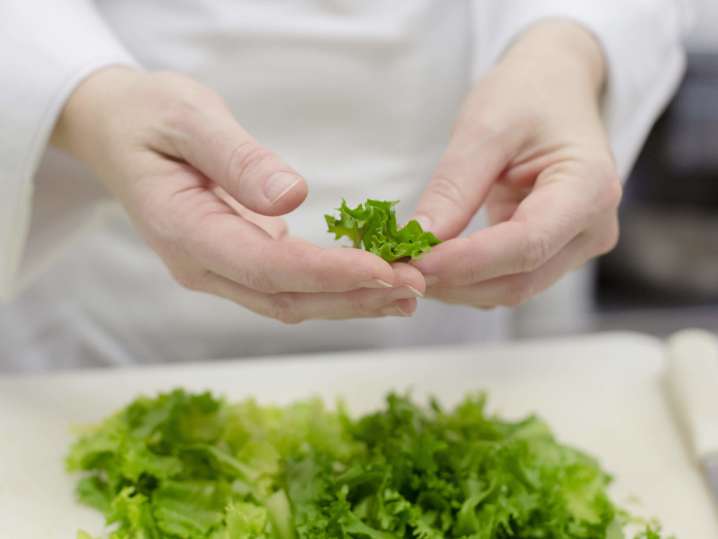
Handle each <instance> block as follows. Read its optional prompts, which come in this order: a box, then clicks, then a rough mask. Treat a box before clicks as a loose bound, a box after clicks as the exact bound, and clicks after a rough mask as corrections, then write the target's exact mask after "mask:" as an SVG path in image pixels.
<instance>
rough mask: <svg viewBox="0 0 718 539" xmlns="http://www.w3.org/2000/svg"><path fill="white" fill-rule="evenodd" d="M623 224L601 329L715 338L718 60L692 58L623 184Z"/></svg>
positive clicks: (601, 294) (606, 268)
mask: <svg viewBox="0 0 718 539" xmlns="http://www.w3.org/2000/svg"><path fill="white" fill-rule="evenodd" d="M715 31H716V32H717V33H718V27H716V29H715ZM621 223H622V225H621V239H620V241H619V244H618V246H617V248H616V249H615V251H613V252H612V253H610V254H609V255H607V256H605V257H603V258H602V259H601V260H600V261H599V263H598V271H597V273H596V283H595V290H594V294H595V296H594V299H595V305H596V313H595V314H596V324H597V326H598V329H631V330H638V331H646V332H649V333H654V334H659V335H662V334H666V333H669V332H671V331H673V330H675V329H679V328H682V327H686V326H702V327H709V328H711V329H715V330H718V52H693V53H691V54H689V56H688V68H687V71H686V76H685V79H684V81H683V83H682V84H681V87H680V90H679V91H678V93H677V94H676V96H675V98H674V99H673V101H672V103H671V104H670V105H669V107H668V108H667V109H666V111H665V112H664V114H663V115H662V116H661V118H660V119H659V121H658V122H657V123H656V125H655V127H654V129H653V130H652V132H651V135H650V137H649V138H648V140H647V142H646V145H645V147H644V148H643V151H642V153H641V155H640V157H639V159H638V161H637V163H636V165H635V167H634V169H633V172H632V173H631V176H630V177H629V179H628V181H627V183H626V190H625V195H624V200H623V203H622V206H621Z"/></svg>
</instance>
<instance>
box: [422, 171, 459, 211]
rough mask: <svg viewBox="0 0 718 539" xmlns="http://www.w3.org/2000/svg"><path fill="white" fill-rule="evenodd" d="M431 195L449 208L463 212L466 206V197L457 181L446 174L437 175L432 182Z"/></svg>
mask: <svg viewBox="0 0 718 539" xmlns="http://www.w3.org/2000/svg"><path fill="white" fill-rule="evenodd" d="M428 192H429V194H430V195H431V196H432V197H434V198H437V199H439V200H441V201H443V202H445V203H446V204H448V205H449V206H451V207H453V208H456V209H458V210H462V209H463V208H464V206H465V200H466V197H465V195H464V193H463V192H462V190H461V188H460V187H459V185H458V183H457V182H456V180H454V179H452V178H451V177H449V176H447V175H444V174H441V173H439V174H437V175H435V176H434V178H433V179H432V180H431V183H430V184H429V188H428Z"/></svg>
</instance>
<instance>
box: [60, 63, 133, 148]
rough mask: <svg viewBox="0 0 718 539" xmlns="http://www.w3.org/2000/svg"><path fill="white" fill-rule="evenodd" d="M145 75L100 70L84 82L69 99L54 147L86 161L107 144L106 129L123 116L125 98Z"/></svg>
mask: <svg viewBox="0 0 718 539" xmlns="http://www.w3.org/2000/svg"><path fill="white" fill-rule="evenodd" d="M141 74H142V72H140V71H138V70H136V69H133V68H129V67H124V66H113V67H107V68H103V69H100V70H98V71H96V72H94V73H92V74H91V75H90V76H89V77H87V78H86V79H84V80H83V81H82V82H81V83H80V84H79V85H78V86H77V88H75V90H74V91H73V92H72V94H71V95H70V97H69V98H68V100H67V102H66V103H65V106H64V107H63V109H62V112H61V113H60V116H59V117H58V120H57V122H56V124H55V127H54V129H53V132H52V135H51V137H50V144H52V145H53V146H55V147H57V148H60V149H62V150H64V151H66V152H68V153H69V154H71V155H72V156H74V157H76V158H77V159H80V160H82V161H86V162H87V161H91V156H92V155H93V154H95V153H96V150H97V149H98V147H99V146H100V145H101V144H102V143H103V142H105V138H106V136H107V135H106V132H107V130H106V129H105V126H106V125H107V124H108V123H109V122H110V121H112V120H113V118H115V117H116V116H118V115H121V114H122V112H121V107H119V106H118V103H120V102H121V100H122V96H123V95H126V92H127V90H128V89H129V87H130V86H131V85H132V84H134V83H135V81H136V80H137V78H138V77H139V76H141Z"/></svg>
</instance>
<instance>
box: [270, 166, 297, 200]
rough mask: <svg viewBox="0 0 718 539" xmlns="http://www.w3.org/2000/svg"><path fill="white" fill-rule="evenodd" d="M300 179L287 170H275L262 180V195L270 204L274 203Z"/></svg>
mask: <svg viewBox="0 0 718 539" xmlns="http://www.w3.org/2000/svg"><path fill="white" fill-rule="evenodd" d="M299 181H300V178H298V177H297V176H296V175H295V174H290V173H289V172H276V173H274V174H272V175H271V176H270V177H269V179H267V181H266V182H264V195H265V196H266V197H267V198H268V199H269V200H270V202H271V203H272V204H276V203H277V202H278V201H279V200H280V199H281V198H282V197H283V196H284V195H286V194H287V193H288V192H289V191H291V190H292V187H294V186H295V185H297V184H298V183H299Z"/></svg>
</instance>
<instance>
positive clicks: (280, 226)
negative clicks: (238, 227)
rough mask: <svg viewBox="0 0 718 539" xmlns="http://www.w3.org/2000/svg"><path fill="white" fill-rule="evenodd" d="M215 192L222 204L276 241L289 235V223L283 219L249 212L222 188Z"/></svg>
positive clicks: (217, 188) (216, 189)
mask: <svg viewBox="0 0 718 539" xmlns="http://www.w3.org/2000/svg"><path fill="white" fill-rule="evenodd" d="M213 191H214V194H215V195H216V196H217V197H218V198H219V199H220V200H222V202H224V203H225V204H227V206H229V207H230V208H232V209H233V210H234V211H235V212H236V213H237V215H240V216H242V217H243V218H244V219H246V220H247V221H249V222H250V223H254V224H255V225H257V226H258V227H260V228H261V229H262V230H264V231H265V232H266V233H267V234H269V235H270V236H271V237H272V238H274V239H275V240H278V239H281V238H284V237H285V236H286V235H287V234H288V232H289V229H288V228H287V223H286V221H284V219H282V218H281V217H268V216H266V215H261V214H259V213H255V212H253V211H251V210H248V209H247V208H245V207H244V206H242V205H241V204H240V203H239V202H237V201H236V200H235V199H234V198H232V197H231V196H230V195H229V194H227V192H226V191H225V190H224V189H222V188H221V187H216V188H215V189H214V190H213Z"/></svg>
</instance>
